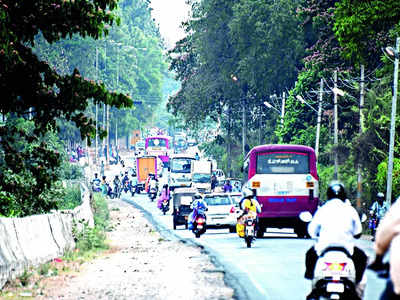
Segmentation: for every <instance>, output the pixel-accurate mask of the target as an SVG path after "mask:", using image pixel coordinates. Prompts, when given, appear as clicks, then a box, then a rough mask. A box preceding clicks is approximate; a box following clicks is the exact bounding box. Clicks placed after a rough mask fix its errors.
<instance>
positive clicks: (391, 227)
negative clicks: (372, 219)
mask: <svg viewBox="0 0 400 300" xmlns="http://www.w3.org/2000/svg"><path fill="white" fill-rule="evenodd" d="M374 248H375V255H376V256H375V260H374V262H373V263H372V264H370V265H369V266H368V268H369V269H372V270H380V269H382V265H383V263H382V261H383V257H384V255H385V254H386V252H388V250H389V248H390V259H389V261H390V279H391V281H388V284H387V285H386V289H385V291H384V293H383V295H382V296H381V299H382V300H383V299H385V300H386V299H393V300H396V299H397V300H399V299H400V197H399V198H397V200H396V202H395V203H394V204H393V205H392V206H391V207H390V209H389V210H388V212H387V214H386V215H385V217H384V218H383V219H382V221H381V224H380V225H379V227H378V229H377V231H376V239H375V245H374Z"/></svg>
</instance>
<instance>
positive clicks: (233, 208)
mask: <svg viewBox="0 0 400 300" xmlns="http://www.w3.org/2000/svg"><path fill="white" fill-rule="evenodd" d="M235 211H236V209H235V207H234V206H232V207H231V210H230V211H229V212H230V213H231V214H233V213H235Z"/></svg>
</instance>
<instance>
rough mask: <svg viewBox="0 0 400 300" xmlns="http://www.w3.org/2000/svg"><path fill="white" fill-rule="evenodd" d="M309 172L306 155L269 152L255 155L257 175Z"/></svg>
mask: <svg viewBox="0 0 400 300" xmlns="http://www.w3.org/2000/svg"><path fill="white" fill-rule="evenodd" d="M309 172H310V166H309V159H308V155H307V154H306V153H300V152H269V153H259V154H258V155H257V172H256V173H257V174H307V173H309Z"/></svg>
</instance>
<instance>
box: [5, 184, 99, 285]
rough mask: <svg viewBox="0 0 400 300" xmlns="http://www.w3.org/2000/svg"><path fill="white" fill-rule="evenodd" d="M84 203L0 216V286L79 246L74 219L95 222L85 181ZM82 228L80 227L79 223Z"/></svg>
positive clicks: (76, 221)
mask: <svg viewBox="0 0 400 300" xmlns="http://www.w3.org/2000/svg"><path fill="white" fill-rule="evenodd" d="M81 192H82V193H81V194H82V204H81V205H80V206H78V207H76V208H75V209H73V210H67V211H55V212H53V213H51V214H44V215H34V216H29V217H24V218H0V288H2V287H3V286H4V285H5V283H6V282H7V281H8V280H13V279H15V278H16V277H18V276H20V275H21V274H22V273H23V272H24V270H25V269H26V268H28V267H29V266H38V265H39V264H42V263H46V262H48V261H50V260H52V259H54V258H57V257H60V256H62V255H63V254H64V253H65V252H66V251H67V250H73V249H74V248H75V242H74V237H73V235H72V229H73V223H74V222H75V223H76V224H79V221H80V220H82V219H83V220H84V221H85V222H87V223H88V224H89V226H91V227H93V226H94V219H93V213H92V210H91V206H90V191H89V189H88V188H87V186H86V185H84V184H81ZM78 229H79V227H78Z"/></svg>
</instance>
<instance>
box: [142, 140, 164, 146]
mask: <svg viewBox="0 0 400 300" xmlns="http://www.w3.org/2000/svg"><path fill="white" fill-rule="evenodd" d="M166 146H167V141H166V140H165V139H149V141H148V144H147V147H166Z"/></svg>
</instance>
